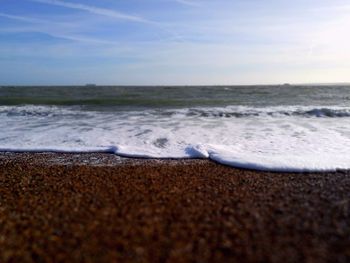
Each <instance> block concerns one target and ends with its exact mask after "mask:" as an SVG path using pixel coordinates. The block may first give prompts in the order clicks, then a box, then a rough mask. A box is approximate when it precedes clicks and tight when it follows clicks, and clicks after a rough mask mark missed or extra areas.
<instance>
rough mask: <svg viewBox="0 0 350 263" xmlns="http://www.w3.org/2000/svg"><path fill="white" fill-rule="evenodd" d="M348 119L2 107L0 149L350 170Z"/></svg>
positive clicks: (313, 112)
mask: <svg viewBox="0 0 350 263" xmlns="http://www.w3.org/2000/svg"><path fill="white" fill-rule="evenodd" d="M347 117H350V108H346V107H338V106H329V107H317V106H308V107H301V106H284V107H282V106H279V107H265V108H263V107H247V106H230V107H207V108H204V107H201V108H198V107H197V108H182V109H166V110H164V109H152V110H142V111H141V110H138V111H137V110H131V111H120V110H118V111H116V110H110V111H98V110H96V111H91V110H86V109H85V108H84V107H58V106H33V105H27V106H0V131H1V132H0V151H13V152H72V153H73V152H74V153H77V152H78V153H79V152H105V153H111V154H116V155H120V156H126V157H138V158H207V159H211V160H214V161H216V162H218V163H222V164H225V165H229V166H233V167H240V168H248V169H256V170H265V171H288V172H305V171H335V170H337V169H350V154H349V153H350V132H349V131H350V118H347ZM339 118H342V119H341V120H340V119H339ZM310 120H312V121H310Z"/></svg>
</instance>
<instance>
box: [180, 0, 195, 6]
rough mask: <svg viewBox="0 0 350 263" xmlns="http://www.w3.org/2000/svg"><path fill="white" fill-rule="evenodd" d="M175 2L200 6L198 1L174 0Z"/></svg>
mask: <svg viewBox="0 0 350 263" xmlns="http://www.w3.org/2000/svg"><path fill="white" fill-rule="evenodd" d="M175 1H176V2H178V3H180V4H183V5H188V6H200V4H199V3H198V2H194V1H190V0H175Z"/></svg>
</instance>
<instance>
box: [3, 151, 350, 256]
mask: <svg viewBox="0 0 350 263" xmlns="http://www.w3.org/2000/svg"><path fill="white" fill-rule="evenodd" d="M349 202H350V171H339V172H335V173H314V174H312V173H299V174H292V173H268V172H255V171H248V170H241V169H234V168H230V167H225V166H222V165H219V164H215V163H213V162H210V161H208V160H165V161H160V160H142V159H126V158H120V157H117V156H114V155H110V154H50V153H45V154H34V153H31V154H29V153H22V154H19V153H18V154H14V153H0V262H63V261H65V262H282V261H283V262H349V260H350V203H349Z"/></svg>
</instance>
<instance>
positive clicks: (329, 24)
mask: <svg viewBox="0 0 350 263" xmlns="http://www.w3.org/2000/svg"><path fill="white" fill-rule="evenodd" d="M338 82H350V2H349V1H348V0H346V1H345V0H293V1H290V0H215V1H214V0H85V1H83V0H0V85H80V84H86V83H96V84H99V85H237V84H280V83H338Z"/></svg>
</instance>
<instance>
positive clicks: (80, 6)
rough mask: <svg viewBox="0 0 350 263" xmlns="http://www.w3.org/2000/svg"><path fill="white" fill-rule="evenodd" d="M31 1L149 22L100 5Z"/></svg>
mask: <svg viewBox="0 0 350 263" xmlns="http://www.w3.org/2000/svg"><path fill="white" fill-rule="evenodd" d="M32 1H33V2H37V3H42V4H48V5H56V6H62V7H66V8H71V9H77V10H83V11H86V12H89V13H92V14H96V15H101V16H107V17H112V18H115V19H120V20H128V21H132V22H138V23H151V21H149V20H147V19H144V18H143V17H140V16H136V15H130V14H126V13H122V12H118V11H115V10H111V9H107V8H100V7H96V6H91V5H84V4H78V3H71V2H67V1H60V0H32Z"/></svg>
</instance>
